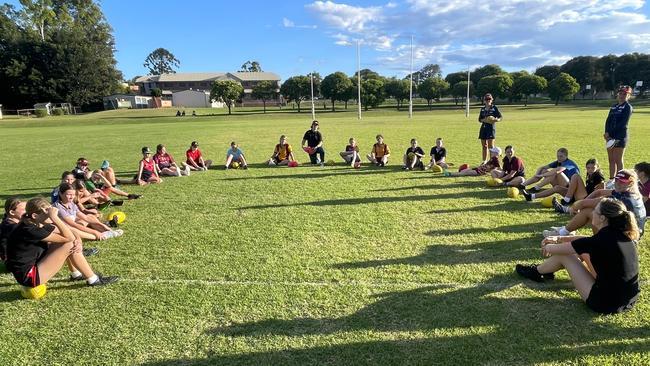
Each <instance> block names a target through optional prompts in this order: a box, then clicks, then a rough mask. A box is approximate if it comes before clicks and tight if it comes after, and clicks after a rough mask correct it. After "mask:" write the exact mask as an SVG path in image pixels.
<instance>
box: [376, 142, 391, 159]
mask: <svg viewBox="0 0 650 366" xmlns="http://www.w3.org/2000/svg"><path fill="white" fill-rule="evenodd" d="M372 152H373V153H375V157H377V158H381V157H383V156H384V155H388V154H390V149H389V148H388V145H386V144H380V143H376V144H374V145H372Z"/></svg>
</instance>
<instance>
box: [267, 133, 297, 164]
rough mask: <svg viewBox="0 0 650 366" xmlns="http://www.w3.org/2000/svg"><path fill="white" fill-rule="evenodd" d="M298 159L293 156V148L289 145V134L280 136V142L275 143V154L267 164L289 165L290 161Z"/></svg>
mask: <svg viewBox="0 0 650 366" xmlns="http://www.w3.org/2000/svg"><path fill="white" fill-rule="evenodd" d="M295 160H296V159H295V158H294V156H293V148H291V145H289V142H288V140H287V136H285V135H282V136H280V143H279V144H277V145H275V149H274V150H273V155H271V158H270V159H269V161H268V162H267V164H269V165H271V166H274V165H289V163H290V162H292V161H295Z"/></svg>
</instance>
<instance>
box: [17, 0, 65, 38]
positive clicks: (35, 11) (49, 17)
mask: <svg viewBox="0 0 650 366" xmlns="http://www.w3.org/2000/svg"><path fill="white" fill-rule="evenodd" d="M20 5H22V7H23V11H22V14H23V16H24V18H23V19H26V22H27V23H29V24H30V25H31V26H32V27H34V28H35V29H36V30H37V31H38V34H39V36H40V38H41V41H42V42H45V28H46V27H47V26H49V25H50V24H52V23H54V22H55V20H56V13H55V12H54V9H53V4H52V0H20Z"/></svg>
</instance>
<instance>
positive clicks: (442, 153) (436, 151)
mask: <svg viewBox="0 0 650 366" xmlns="http://www.w3.org/2000/svg"><path fill="white" fill-rule="evenodd" d="M443 144H444V142H443V141H442V138H441V137H438V138H437V139H436V146H434V147H432V148H431V151H430V152H429V155H431V162H429V164H428V165H427V166H425V167H424V169H425V170H429V169H431V168H433V166H434V165H438V166H439V167H441V168H442V169H448V168H449V164H447V162H446V161H445V159H446V158H447V149H446V148H445V147H444V146H443Z"/></svg>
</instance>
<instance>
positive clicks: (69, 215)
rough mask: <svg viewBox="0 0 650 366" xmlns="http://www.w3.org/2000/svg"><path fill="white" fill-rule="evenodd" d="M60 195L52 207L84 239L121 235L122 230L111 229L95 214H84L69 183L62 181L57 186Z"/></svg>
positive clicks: (101, 238) (108, 237)
mask: <svg viewBox="0 0 650 366" xmlns="http://www.w3.org/2000/svg"><path fill="white" fill-rule="evenodd" d="M59 191H60V192H61V197H60V199H59V201H58V202H57V203H55V204H54V207H56V209H57V210H58V214H59V217H60V218H61V220H63V221H64V222H65V223H66V224H67V225H68V226H70V228H71V229H72V230H73V231H74V232H75V234H76V235H77V236H78V237H80V238H81V239H85V240H106V239H110V238H116V237H119V236H122V234H124V232H123V231H122V230H120V229H117V230H111V228H110V227H108V225H105V224H103V223H102V222H101V221H99V219H98V218H97V216H95V215H86V214H85V213H83V212H81V211H80V210H79V207H78V206H77V205H76V204H75V202H74V199H75V197H76V195H77V192H76V191H75V189H74V187H73V186H72V185H71V184H68V183H63V184H61V185H60V186H59Z"/></svg>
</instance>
